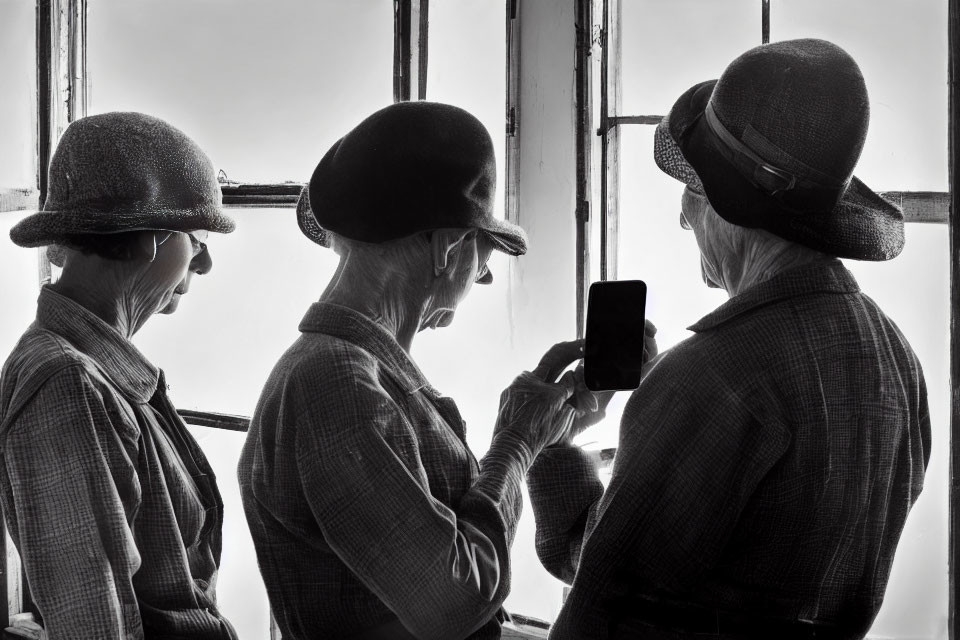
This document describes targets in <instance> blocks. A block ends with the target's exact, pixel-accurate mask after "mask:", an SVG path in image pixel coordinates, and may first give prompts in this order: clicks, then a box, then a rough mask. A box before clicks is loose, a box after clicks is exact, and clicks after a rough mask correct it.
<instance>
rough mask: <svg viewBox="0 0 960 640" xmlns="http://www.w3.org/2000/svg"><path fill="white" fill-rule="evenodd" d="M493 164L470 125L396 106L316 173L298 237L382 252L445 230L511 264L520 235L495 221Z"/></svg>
mask: <svg viewBox="0 0 960 640" xmlns="http://www.w3.org/2000/svg"><path fill="white" fill-rule="evenodd" d="M495 188H496V159H495V156H494V152H493V142H492V141H491V139H490V134H489V133H487V130H486V129H485V128H484V126H483V124H481V123H480V121H479V120H477V118H475V117H474V116H473V115H471V114H470V113H468V112H467V111H464V110H463V109H460V108H458V107H454V106H451V105H447V104H440V103H436V102H425V101H418V102H401V103H397V104H393V105H390V106H388V107H385V108H383V109H381V110H379V111H377V112H375V113H374V114H372V115H371V116H369V117H367V118H366V119H365V120H363V121H362V122H361V123H360V124H358V125H357V126H356V127H355V128H354V129H352V130H351V131H350V132H349V133H347V135H345V136H343V137H342V138H341V139H340V140H338V141H337V142H336V143H334V145H333V146H332V147H330V150H329V151H327V153H326V155H324V156H323V159H322V160H320V163H319V164H318V165H317V167H316V169H315V170H314V172H313V175H312V177H311V178H310V183H309V186H308V188H307V189H305V190H304V191H303V192H302V193H301V197H300V202H299V204H298V206H297V221H298V223H299V225H300V230H301V231H302V232H303V233H304V235H306V236H307V237H308V238H310V239H311V240H313V241H314V242H316V243H317V244H320V245H324V246H327V245H328V236H327V234H326V231H327V230H329V231H332V232H333V233H336V234H339V235H342V236H344V237H346V238H350V239H352V240H359V241H362V242H371V243H381V242H387V241H390V240H397V239H400V238H403V237H406V236H410V235H413V234H415V233H419V232H421V231H430V230H433V229H441V228H476V229H480V230H482V231H484V232H485V233H486V234H487V235H488V236H489V237H490V239H491V240H493V242H494V244H495V246H496V248H497V249H499V250H501V251H504V252H506V253H509V254H511V255H520V254H522V253H525V252H526V250H527V236H526V233H524V231H523V229H522V228H520V227H519V226H517V225H515V224H512V223H510V222H507V221H505V220H500V219H498V218H495V217H494V216H493V202H494V192H495Z"/></svg>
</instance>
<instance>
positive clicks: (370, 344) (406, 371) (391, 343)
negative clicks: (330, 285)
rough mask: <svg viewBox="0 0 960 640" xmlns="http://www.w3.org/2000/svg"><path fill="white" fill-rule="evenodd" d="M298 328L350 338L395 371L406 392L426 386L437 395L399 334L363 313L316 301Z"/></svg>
mask: <svg viewBox="0 0 960 640" xmlns="http://www.w3.org/2000/svg"><path fill="white" fill-rule="evenodd" d="M299 328H300V331H301V332H303V333H320V334H324V335H329V336H334V337H337V338H341V339H343V340H347V341H348V342H352V343H353V344H355V345H357V346H358V347H360V348H362V349H364V350H365V351H368V352H370V353H371V354H372V355H373V356H374V357H375V358H376V359H377V360H379V361H380V362H382V363H384V364H385V365H386V366H387V367H388V368H389V370H390V371H391V372H392V373H393V374H395V375H396V377H397V380H398V382H399V383H400V384H401V385H402V386H403V388H404V390H405V391H406V392H407V393H414V392H415V391H419V390H421V389H426V390H427V391H429V392H431V393H432V394H434V395H438V392H437V391H436V390H435V389H434V388H433V387H431V386H430V383H428V382H427V379H426V378H425V377H424V375H423V373H422V372H421V371H420V368H419V367H417V365H416V363H414V361H413V360H411V359H410V356H409V354H407V352H406V351H404V350H403V347H401V346H400V343H398V342H397V340H396V338H394V336H393V335H392V334H391V333H390V332H389V331H387V330H386V329H384V328H383V327H382V326H380V325H379V324H377V323H376V322H374V321H373V320H371V319H370V318H368V317H367V316H365V315H363V314H362V313H359V312H357V311H354V310H353V309H350V308H348V307H344V306H341V305H338V304H331V303H329V302H315V303H313V304H312V305H310V309H309V310H308V311H307V314H306V315H305V316H304V317H303V320H301V321H300V327H299Z"/></svg>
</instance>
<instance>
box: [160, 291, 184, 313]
mask: <svg viewBox="0 0 960 640" xmlns="http://www.w3.org/2000/svg"><path fill="white" fill-rule="evenodd" d="M179 305H180V294H177V293H175V294H173V297H172V298H170V302H168V303H167V304H166V305H164V306H163V307H161V308H160V310H159V311H157V313H162V314H163V315H165V316H168V315H170V314H171V313H173V312H174V311H176V310H177V307H178V306H179Z"/></svg>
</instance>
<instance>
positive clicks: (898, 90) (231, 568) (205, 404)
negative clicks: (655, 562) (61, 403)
mask: <svg viewBox="0 0 960 640" xmlns="http://www.w3.org/2000/svg"><path fill="white" fill-rule="evenodd" d="M90 4H91V6H90V10H89V11H90V13H89V70H90V78H91V85H92V86H91V112H92V113H100V112H104V111H114V110H138V111H145V112H149V113H152V114H154V115H157V116H160V117H163V118H165V119H167V120H169V121H170V122H171V123H173V124H174V125H176V126H178V127H180V128H181V129H183V130H184V131H186V132H187V133H188V134H189V135H191V136H192V137H194V138H195V139H196V140H197V141H198V142H199V143H200V144H201V146H203V147H204V148H205V149H206V150H207V151H208V153H209V154H210V155H211V157H212V158H213V160H214V163H215V164H216V165H217V166H218V167H219V168H222V169H224V170H225V171H226V172H227V174H228V175H229V176H230V178H232V179H235V180H242V181H258V180H259V181H267V182H273V181H284V180H293V181H306V179H307V178H308V177H309V175H310V173H311V172H312V170H313V167H314V165H315V163H316V162H317V161H318V160H319V158H320V157H321V155H322V154H323V152H324V151H325V150H326V149H327V148H328V147H329V145H330V144H332V143H333V142H334V141H335V140H336V139H337V138H338V137H340V136H341V135H343V133H345V132H346V131H347V130H348V129H349V128H351V127H352V126H353V125H355V124H356V123H357V122H359V120H360V119H362V118H363V117H364V116H365V115H367V114H369V113H370V112H372V111H374V110H375V109H378V108H380V107H382V106H385V105H386V104H388V103H389V102H390V101H391V100H392V66H391V65H392V54H393V51H392V46H393V40H392V2H391V1H390V0H363V1H358V2H349V3H347V2H332V1H327V2H306V1H305V0H271V2H260V1H257V0H190V1H187V0H162V1H160V0H149V1H147V0H142V1H140V2H129V1H125V0H124V1H121V0H99V1H98V2H92V3H90ZM771 4H772V20H771V23H772V24H771V37H772V39H774V40H778V39H787V38H792V37H822V38H826V39H830V40H833V41H834V42H836V43H837V44H840V45H841V46H842V47H844V48H845V49H847V50H848V51H849V52H850V53H851V54H852V55H853V56H854V58H855V59H857V61H858V62H859V63H860V65H861V68H862V70H863V73H864V76H865V78H866V81H867V87H868V89H869V91H870V95H871V100H872V122H871V129H870V134H869V137H868V139H867V143H866V147H865V150H864V155H863V158H862V161H861V163H860V167H859V170H858V175H859V176H860V177H861V178H862V179H863V180H864V181H865V182H866V183H867V184H868V185H870V186H872V187H874V188H876V189H878V190H934V191H945V190H946V166H947V165H946V38H947V34H946V26H945V25H946V2H945V1H940V0H924V1H923V2H917V1H915V0H913V1H911V0H882V1H878V0H872V1H871V0H846V1H845V2H836V1H835V0H833V1H831V0H773V1H772V2H771ZM623 5H624V10H623V21H624V33H623V77H624V87H623V94H624V99H623V113H624V114H630V115H653V114H662V113H664V112H666V111H667V110H668V109H669V107H670V105H671V104H672V102H673V100H674V99H675V98H676V97H677V96H678V95H679V94H680V93H681V92H682V91H684V90H685V89H686V88H688V87H689V86H691V85H692V84H694V83H696V82H699V81H701V80H705V79H708V78H715V77H717V76H718V75H719V74H720V72H721V71H722V70H723V68H724V67H725V66H726V64H727V63H728V62H729V61H730V60H732V59H733V58H734V57H736V56H737V55H739V54H740V53H742V52H743V51H744V50H746V49H748V48H750V47H752V46H755V45H756V44H759V41H760V0H727V1H725V2H722V3H721V2H716V1H712V0H669V1H667V0H623ZM33 16H34V3H33V1H32V0H0V80H2V82H3V94H4V96H5V98H4V99H3V100H0V147H2V148H3V150H4V153H0V188H3V187H10V186H29V185H30V184H31V183H32V181H33V175H34V168H33V164H32V162H33V160H32V158H33V139H32V137H31V135H29V134H28V133H25V132H29V131H32V127H33V126H34V124H33V122H34V121H33V115H32V114H33V110H34V109H35V103H34V101H35V98H34V97H33V96H34V95H35V78H34V68H33V66H32V64H33V62H32V55H33V47H34V41H33V37H34V36H33ZM430 18H431V21H430V38H431V46H430V52H429V75H428V90H427V92H428V98H429V99H431V100H439V101H446V102H451V103H454V104H458V105H460V106H463V107H464V108H467V109H468V110H470V111H472V112H474V113H475V114H477V115H478V117H480V119H481V120H482V121H483V122H484V123H485V124H486V126H487V127H488V129H489V130H490V132H491V134H492V136H493V139H494V142H495V144H496V145H497V151H498V154H499V157H500V165H501V167H502V164H503V162H502V158H503V156H502V153H503V140H504V136H503V131H504V118H503V113H504V82H505V80H504V64H505V54H504V33H505V32H504V9H503V3H502V2H496V1H494V0H434V1H433V2H431V4H430ZM565 63H566V61H557V64H565ZM650 133H651V128H649V127H640V126H633V127H631V128H628V129H625V131H624V133H623V138H622V140H623V147H622V149H623V152H622V158H623V162H622V178H621V184H622V199H621V234H622V235H621V237H622V242H621V258H620V270H621V273H620V277H621V278H642V279H644V280H646V281H647V283H648V286H649V297H648V317H650V318H651V319H652V320H653V321H654V322H655V323H657V324H658V326H659V327H660V334H659V337H660V340H661V347H666V346H669V345H670V344H673V343H675V342H676V341H678V340H680V339H682V338H683V337H684V336H685V335H686V332H685V329H684V327H686V326H688V325H690V324H692V323H693V322H694V321H695V320H696V319H698V318H699V317H700V316H701V315H703V314H704V313H706V312H707V311H709V310H710V309H712V308H713V307H715V306H716V305H718V304H720V303H721V302H723V300H724V299H725V298H724V295H723V294H722V293H720V292H716V291H708V290H707V289H706V288H705V287H703V285H702V284H701V283H700V276H699V267H698V264H699V263H698V257H697V256H698V254H697V251H696V247H695V245H694V243H693V240H692V238H691V237H689V235H687V234H684V233H683V232H682V231H681V230H680V229H679V227H678V225H677V212H678V210H679V193H680V187H679V185H678V184H677V183H675V182H673V181H672V180H670V179H669V178H666V177H665V176H663V174H661V173H660V172H659V171H657V170H656V169H655V167H654V166H653V163H652V161H651V137H650ZM558 170H561V168H558ZM500 184H501V185H502V170H501V180H500ZM501 194H502V189H501ZM500 201H502V196H501V198H498V202H500ZM232 214H233V215H235V217H236V218H237V220H238V222H239V224H238V230H237V231H236V232H235V233H234V234H233V235H231V236H229V237H223V238H214V239H212V241H211V242H210V245H211V251H212V252H213V256H214V261H215V269H214V271H213V272H212V273H211V274H210V275H209V276H205V277H203V278H198V279H197V280H196V281H195V285H194V288H193V289H192V291H191V295H190V296H189V299H187V300H184V302H183V304H181V309H180V311H178V313H177V314H176V315H175V316H173V317H170V318H157V319H155V320H153V321H152V322H151V323H149V324H148V325H147V327H146V328H145V329H144V330H143V331H142V332H141V335H140V336H138V339H137V342H138V344H139V345H140V346H141V348H143V349H144V350H145V352H146V353H147V354H148V355H149V356H150V357H151V358H152V359H154V360H155V361H156V362H157V363H158V364H160V365H161V366H163V367H164V368H165V369H166V371H167V374H168V379H169V380H170V382H171V385H172V394H173V396H174V399H175V400H177V401H178V404H180V405H181V406H183V407H192V408H200V409H206V410H214V411H223V412H228V413H238V414H244V415H250V413H251V412H252V410H253V406H254V402H255V400H256V397H257V395H258V393H259V390H260V387H261V386H262V384H263V381H264V379H265V378H266V376H267V374H268V372H269V369H270V367H271V366H272V364H273V362H274V361H275V360H276V358H277V357H278V356H279V354H280V353H281V352H282V351H283V349H285V348H286V346H287V345H288V344H289V343H290V342H291V341H292V340H293V339H294V337H295V336H296V324H297V322H298V320H299V318H300V317H301V316H302V314H303V312H304V311H305V309H306V307H307V305H308V304H309V303H310V302H311V301H313V300H315V299H316V297H317V296H318V295H319V293H320V291H321V290H322V288H323V286H324V285H325V284H326V279H327V278H328V277H329V274H330V273H331V272H332V269H333V266H334V264H335V260H334V258H333V256H332V255H331V254H330V253H329V252H327V251H325V250H323V249H321V248H318V247H315V246H313V245H311V244H310V243H309V242H308V241H307V240H305V239H304V238H302V236H300V235H299V232H298V231H297V228H296V225H295V223H294V219H293V212H292V211H291V210H284V209H274V210H236V209H235V210H232ZM558 215H560V214H558ZM18 218H19V214H0V233H2V234H3V235H5V234H6V232H7V230H8V229H9V227H10V226H11V225H12V224H13V223H14V222H15V220H16V219H18ZM907 238H908V243H907V249H906V250H905V252H904V254H903V255H902V256H901V257H900V258H898V259H897V260H895V261H893V262H891V263H889V264H883V265H866V264H864V265H859V264H855V265H853V267H854V268H855V270H856V273H857V276H858V278H859V279H860V281H861V284H862V285H863V287H864V289H865V290H866V291H868V293H870V294H871V295H872V296H873V297H874V298H876V299H877V300H878V301H879V302H880V304H881V306H883V307H884V308H885V309H886V310H887V311H888V313H890V315H891V316H892V317H893V318H894V319H895V320H896V321H897V322H898V323H899V324H900V325H901V328H902V329H903V330H904V332H905V333H906V335H907V337H908V338H909V339H910V340H911V342H913V344H914V346H915V348H916V349H917V351H918V353H919V355H920V359H921V361H922V362H923V364H924V367H925V370H926V374H927V380H928V383H929V386H930V404H931V410H932V412H933V417H934V460H933V463H932V465H931V468H930V471H929V473H928V476H927V488H926V489H925V493H924V496H923V497H922V499H921V500H920V502H919V503H918V505H917V507H916V509H915V510H914V513H913V514H912V515H911V519H910V521H909V522H908V526H907V531H906V532H905V534H904V539H903V543H902V544H901V548H900V551H899V554H898V561H897V563H896V565H895V569H894V575H893V578H892V580H891V585H890V589H889V592H888V597H887V603H886V605H885V606H884V609H883V610H882V612H881V616H880V619H879V620H878V623H877V625H876V627H875V629H874V634H875V635H877V636H878V637H881V636H882V637H887V636H889V637H893V636H896V637H915V638H945V637H946V605H947V584H946V576H947V574H946V548H947V542H946V541H947V538H946V531H947V529H946V513H947V510H946V509H947V469H948V462H947V461H948V457H947V451H948V418H949V393H948V378H947V371H948V367H947V354H948V348H947V347H948V326H949V308H948V296H947V274H948V272H949V261H948V247H947V236H946V226H945V225H939V226H923V225H911V226H910V227H909V228H908V236H907ZM571 259H572V258H571ZM492 268H493V271H494V274H495V277H496V276H500V277H499V279H497V280H496V283H495V285H494V286H492V287H486V288H476V289H475V291H474V292H473V293H472V294H471V296H470V298H469V299H468V300H467V301H466V302H465V303H464V305H463V306H462V307H461V309H460V312H459V313H458V317H457V321H456V322H455V323H454V325H453V326H452V327H450V328H449V329H447V330H445V331H441V332H435V333H432V334H429V335H423V336H420V337H418V339H417V342H416V344H415V346H414V357H415V358H416V359H417V361H418V362H419V363H420V365H421V367H422V368H423V369H424V371H425V372H426V374H427V376H428V377H429V378H430V379H431V380H432V381H433V382H434V384H435V385H436V386H437V387H439V388H440V389H442V390H444V392H446V393H447V394H449V395H451V396H452V397H454V398H455V399H456V400H457V402H458V404H459V405H460V407H461V411H462V413H463V414H464V415H465V417H466V418H467V422H468V423H469V425H470V427H469V429H470V436H469V438H470V443H471V446H472V447H473V448H474V451H475V452H476V453H477V454H478V455H480V454H482V453H483V452H484V451H485V450H486V448H487V445H488V443H489V438H490V431H491V429H492V425H493V418H494V415H495V411H496V401H497V398H498V396H499V392H500V390H501V389H502V388H503V387H504V386H505V385H506V384H508V383H509V381H510V380H511V379H512V378H513V376H515V375H516V374H517V373H519V372H520V371H521V370H522V369H525V368H529V367H531V366H533V364H534V363H530V362H515V361H514V360H515V358H514V357H512V355H511V353H512V345H511V343H510V327H509V321H508V318H507V317H506V314H505V313H504V312H503V309H504V308H505V304H506V302H505V301H506V295H507V289H506V280H507V278H506V277H505V276H506V272H507V259H506V258H503V257H500V256H497V257H495V258H494V261H493V263H492ZM0 274H2V275H0V289H2V293H3V296H4V299H5V300H6V301H7V304H6V306H5V310H4V313H3V314H2V316H0V355H2V354H3V353H6V352H7V351H9V349H10V348H12V346H13V342H14V341H15V340H16V337H17V336H18V335H19V334H20V332H22V330H23V328H24V327H25V326H26V324H27V323H28V322H29V320H30V318H31V317H32V315H33V310H34V300H35V295H36V290H35V284H34V283H35V255H34V254H33V253H32V252H27V251H24V250H21V249H17V248H15V247H13V245H11V244H7V245H3V244H2V243H0ZM558 304H570V305H572V304H574V301H573V300H572V299H571V300H569V301H558ZM546 346H547V345H544V347H546ZM451 353H457V354H460V356H461V358H460V362H458V363H454V362H452V361H451V358H450V354H451ZM461 363H466V364H465V365H464V364H461ZM623 400H625V398H619V399H617V400H615V401H614V405H613V407H612V408H611V414H613V415H615V414H616V413H617V412H618V410H619V409H622V402H623ZM617 426H618V425H617V420H616V419H614V418H611V419H608V420H607V422H606V423H604V424H603V425H600V426H598V427H597V428H596V429H595V430H593V431H591V432H590V433H588V434H585V436H584V439H585V440H584V441H585V442H587V441H593V442H595V444H594V445H592V446H613V445H614V444H615V442H616V432H617ZM196 433H197V435H198V436H199V437H200V438H201V440H202V444H203V446H204V447H205V449H206V450H207V451H208V453H209V454H210V455H211V458H213V463H214V465H215V468H216V469H217V472H218V475H219V476H220V485H221V489H222V491H223V493H224V498H225V500H226V502H227V504H228V507H227V523H226V527H227V534H226V536H225V538H226V546H225V551H224V568H223V576H222V581H221V586H220V593H221V596H220V598H221V603H222V605H223V607H224V609H225V611H226V612H227V614H228V615H229V616H230V617H231V619H232V620H234V621H235V623H236V624H237V626H238V628H240V629H241V635H242V636H243V637H251V638H253V637H262V636H263V635H264V634H263V632H262V629H265V628H266V600H265V596H264V594H263V590H262V586H261V584H260V580H259V574H258V573H257V569H256V565H255V561H254V560H253V554H252V548H251V547H250V544H249V539H248V534H247V533H246V524H245V522H244V520H243V518H242V514H241V512H240V507H239V501H238V497H237V495H236V494H237V491H236V482H235V479H234V478H235V465H236V460H237V456H238V455H239V447H240V445H241V444H242V435H237V434H230V433H218V432H215V431H212V430H198V431H196ZM532 530H533V528H532V518H531V516H530V510H529V509H527V517H526V518H525V520H524V522H523V523H522V524H521V530H520V532H519V533H518V537H517V541H516V543H515V545H514V552H515V559H514V564H515V569H514V571H515V575H514V591H513V594H512V595H511V596H510V599H509V600H508V603H507V604H508V608H510V609H512V610H514V611H517V612H519V613H524V614H528V615H534V616H538V617H541V618H545V619H552V618H553V616H554V615H555V614H556V611H557V610H558V608H559V604H560V587H559V583H557V582H556V581H555V580H553V579H552V578H550V577H549V576H548V575H547V574H546V573H545V572H544V571H543V570H542V568H540V566H539V563H538V562H537V560H536V558H535V555H534V552H533V541H532Z"/></svg>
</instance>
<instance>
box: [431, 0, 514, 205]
mask: <svg viewBox="0 0 960 640" xmlns="http://www.w3.org/2000/svg"><path fill="white" fill-rule="evenodd" d="M429 17H430V27H429V51H428V62H429V64H428V65H427V99H428V100H432V101H435V102H446V103H448V104H453V105H456V106H458V107H462V108H464V109H466V110H467V111H469V112H470V113H472V114H473V115H475V116H476V117H477V118H479V119H480V121H481V122H482V123H483V125H484V126H485V127H486V128H487V131H489V132H490V136H491V137H492V138H493V148H494V151H495V152H496V154H497V199H496V206H497V209H496V211H497V213H496V215H497V216H498V217H501V218H502V217H503V193H504V189H503V171H504V163H505V162H506V157H505V156H504V146H505V142H504V138H505V130H506V121H505V118H504V112H505V109H506V101H507V97H506V88H505V87H506V74H505V72H504V68H505V66H506V63H507V45H506V38H507V30H506V22H505V21H506V6H505V4H504V3H503V2H496V1H491V0H457V1H456V2H453V1H451V0H446V1H445V2H432V3H430V14H429Z"/></svg>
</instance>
